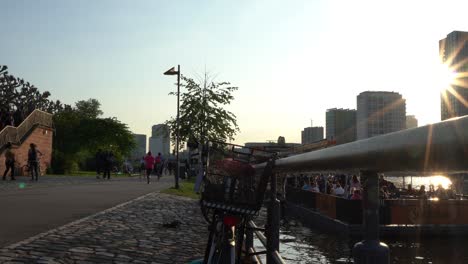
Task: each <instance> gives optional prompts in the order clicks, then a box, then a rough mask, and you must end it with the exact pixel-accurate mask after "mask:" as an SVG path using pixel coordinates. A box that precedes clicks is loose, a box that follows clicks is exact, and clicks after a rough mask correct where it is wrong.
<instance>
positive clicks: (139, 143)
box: [130, 134, 146, 160]
mask: <svg viewBox="0 0 468 264" xmlns="http://www.w3.org/2000/svg"><path fill="white" fill-rule="evenodd" d="M133 138H134V139H135V143H136V146H135V148H134V149H133V151H132V154H131V156H130V158H131V159H132V160H140V159H141V158H142V157H144V156H145V155H146V135H142V134H133Z"/></svg>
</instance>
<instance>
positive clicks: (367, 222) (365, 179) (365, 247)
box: [353, 171, 390, 264]
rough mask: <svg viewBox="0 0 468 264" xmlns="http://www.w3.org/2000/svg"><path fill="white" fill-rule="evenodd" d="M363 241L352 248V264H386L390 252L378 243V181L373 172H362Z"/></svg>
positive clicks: (386, 247) (385, 246) (388, 261)
mask: <svg viewBox="0 0 468 264" xmlns="http://www.w3.org/2000/svg"><path fill="white" fill-rule="evenodd" d="M363 183H364V185H363V187H364V193H363V197H362V209H363V210H362V211H363V229H364V240H363V241H361V242H359V243H356V245H354V248H353V256H354V263H357V264H388V263H390V250H389V248H388V246H387V245H386V244H384V243H381V242H380V241H379V194H380V190H379V179H378V175H377V173H376V172H375V171H362V172H361V184H363Z"/></svg>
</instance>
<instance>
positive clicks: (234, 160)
mask: <svg viewBox="0 0 468 264" xmlns="http://www.w3.org/2000/svg"><path fill="white" fill-rule="evenodd" d="M216 143H217V145H216V146H215V147H213V146H210V147H209V148H208V162H207V170H206V175H205V177H204V179H203V183H202V191H201V199H200V206H201V209H202V214H203V216H204V217H205V219H206V220H207V222H208V223H209V231H210V233H209V237H208V243H207V246H206V250H205V256H204V263H209V264H212V263H229V264H235V263H241V261H242V258H243V256H244V257H245V256H249V254H248V252H246V251H243V250H242V246H243V242H244V236H245V229H246V225H247V223H248V221H250V220H251V219H253V218H254V217H255V216H256V215H258V212H259V210H260V208H261V207H262V204H263V198H264V194H265V191H266V187H267V184H268V181H269V178H270V176H271V174H272V173H273V167H274V162H275V155H274V154H273V153H269V152H266V151H262V152H263V153H267V155H258V154H257V155H256V154H255V153H254V152H256V151H257V150H254V149H248V150H249V151H248V152H245V151H241V150H239V147H241V146H238V145H234V144H228V143H220V142H216ZM236 147H237V149H236ZM242 149H244V150H245V149H247V148H244V147H242ZM262 156H263V157H262ZM226 157H227V159H226ZM265 160H267V165H266V166H265V167H264V170H263V172H262V173H257V172H256V171H255V170H254V169H253V167H252V166H251V165H250V164H251V163H252V162H262V161H265ZM243 253H244V254H243Z"/></svg>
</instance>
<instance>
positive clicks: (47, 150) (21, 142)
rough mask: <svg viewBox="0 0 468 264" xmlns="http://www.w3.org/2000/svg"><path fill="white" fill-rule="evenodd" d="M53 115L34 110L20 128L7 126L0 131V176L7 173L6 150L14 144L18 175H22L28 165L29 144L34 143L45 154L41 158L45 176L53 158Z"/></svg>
mask: <svg viewBox="0 0 468 264" xmlns="http://www.w3.org/2000/svg"><path fill="white" fill-rule="evenodd" d="M52 117H53V115H52V114H49V113H47V112H44V111H41V110H34V111H33V112H32V113H31V114H30V115H29V116H28V117H27V118H26V119H25V120H24V121H23V122H22V123H21V124H20V125H19V126H18V127H12V126H6V127H5V128H3V129H2V130H1V131H0V174H1V175H2V176H3V172H4V171H5V156H4V153H5V149H6V146H7V144H8V143H11V144H12V149H13V152H14V153H15V156H16V165H15V167H16V174H17V175H22V174H24V173H23V170H22V168H23V167H24V166H25V165H26V164H27V159H28V150H29V144H31V143H34V144H36V145H37V149H38V150H39V151H40V152H41V153H42V154H43V155H42V156H41V158H40V166H41V171H42V173H43V174H44V173H45V171H46V168H48V167H49V166H50V162H51V158H52V135H53V131H54V129H53V119H52Z"/></svg>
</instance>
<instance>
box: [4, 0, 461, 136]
mask: <svg viewBox="0 0 468 264" xmlns="http://www.w3.org/2000/svg"><path fill="white" fill-rule="evenodd" d="M0 4H1V5H0V13H1V14H2V15H1V19H0V21H1V25H2V35H1V37H0V65H8V67H9V72H10V73H11V74H13V75H15V76H16V77H20V78H23V79H25V80H27V81H29V82H30V83H32V84H34V85H35V86H36V87H38V88H39V89H40V90H41V91H50V92H51V94H52V96H51V98H52V99H54V100H56V99H59V100H61V101H62V102H64V103H67V104H74V103H75V102H77V101H79V100H87V99H89V98H95V99H97V100H99V101H100V102H101V107H102V110H103V111H104V117H117V118H118V119H119V120H120V121H122V122H123V123H126V124H127V125H128V126H129V128H130V130H131V131H132V132H133V133H139V134H147V135H148V136H150V134H151V126H152V125H154V124H159V123H163V122H165V121H166V120H168V119H169V118H170V117H172V116H175V115H176V110H177V108H176V97H175V96H170V95H168V94H169V92H171V91H175V90H176V89H177V88H176V86H175V85H174V84H175V83H176V77H175V76H164V75H163V72H165V71H166V70H168V69H169V68H171V67H173V66H177V65H178V64H179V65H180V66H181V73H182V74H183V75H185V76H187V77H193V78H197V76H200V75H202V74H204V72H205V71H207V72H208V73H209V74H210V75H211V76H213V78H215V81H219V82H221V81H229V82H230V83H231V84H232V85H234V86H237V87H239V90H238V91H236V92H235V93H234V96H235V100H234V101H233V103H232V104H231V105H229V106H227V109H228V110H230V111H232V112H233V113H234V114H235V115H236V116H237V121H238V125H239V128H240V132H239V133H238V134H237V135H236V139H235V141H234V143H238V144H244V143H245V142H252V141H256V142H258V141H260V142H261V141H266V140H276V139H277V138H278V136H284V137H285V138H286V142H300V138H301V130H302V129H303V128H305V127H308V126H310V125H311V123H312V124H313V125H314V126H325V112H326V109H329V108H335V107H336V108H352V109H356V96H357V95H358V94H359V93H361V92H363V91H395V92H399V93H401V94H402V95H403V97H404V98H405V99H406V112H407V114H412V115H415V116H416V118H417V119H418V120H419V124H420V125H426V124H430V123H435V122H439V121H440V91H441V90H442V89H444V88H445V87H446V85H447V82H448V81H447V80H446V76H447V74H446V73H445V72H444V68H443V67H442V66H441V64H440V60H439V57H438V41H439V40H440V39H443V38H445V37H446V35H447V34H448V33H450V32H452V31H454V30H460V31H468V20H466V10H468V1H466V0H460V1H458V0H446V1H429V0H426V1H419V0H413V1H407V0H403V1H400V0H393V1H376V0H368V1H361V0H354V1H348V0H342V1H338V0H327V1H319V0H317V1H315V0H303V1H301V0H291V1H274V0H238V1H227V0H219V1H214V0H212V1H203V0H200V1H192V0H186V1H182V0H176V1H158V0H138V1H131V0H126V1H124V0H100V1H93V0H80V1H60V0H55V1H52V0H37V1H35V0H1V1H0ZM182 92H183V91H182Z"/></svg>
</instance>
